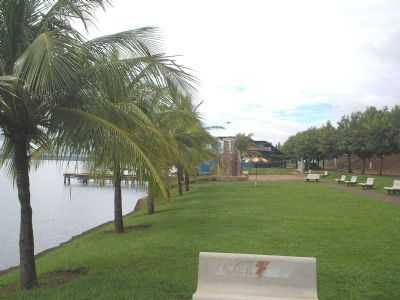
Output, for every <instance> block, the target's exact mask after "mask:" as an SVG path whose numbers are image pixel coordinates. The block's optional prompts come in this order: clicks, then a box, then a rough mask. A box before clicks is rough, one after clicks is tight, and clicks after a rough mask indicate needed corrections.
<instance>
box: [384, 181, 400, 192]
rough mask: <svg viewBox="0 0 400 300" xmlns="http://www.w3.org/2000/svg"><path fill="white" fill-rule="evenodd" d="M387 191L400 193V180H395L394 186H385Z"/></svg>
mask: <svg viewBox="0 0 400 300" xmlns="http://www.w3.org/2000/svg"><path fill="white" fill-rule="evenodd" d="M384 189H385V190H387V192H388V193H389V194H390V193H393V194H394V193H395V192H400V180H394V181H393V185H392V186H390V187H388V186H385V187H384Z"/></svg>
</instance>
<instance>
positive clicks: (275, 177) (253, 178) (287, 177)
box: [249, 174, 304, 182]
mask: <svg viewBox="0 0 400 300" xmlns="http://www.w3.org/2000/svg"><path fill="white" fill-rule="evenodd" d="M302 180H304V177H303V176H302V175H298V174H293V175H257V176H256V175H250V176H249V181H271V182H275V181H302Z"/></svg>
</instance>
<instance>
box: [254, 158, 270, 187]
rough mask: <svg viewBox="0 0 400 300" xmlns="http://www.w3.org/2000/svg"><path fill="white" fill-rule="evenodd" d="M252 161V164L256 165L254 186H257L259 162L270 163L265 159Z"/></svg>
mask: <svg viewBox="0 0 400 300" xmlns="http://www.w3.org/2000/svg"><path fill="white" fill-rule="evenodd" d="M250 161H251V162H252V163H254V165H255V166H256V181H255V182H254V185H257V181H258V163H259V162H263V163H266V162H268V160H266V159H265V158H264V157H253V158H252V159H250Z"/></svg>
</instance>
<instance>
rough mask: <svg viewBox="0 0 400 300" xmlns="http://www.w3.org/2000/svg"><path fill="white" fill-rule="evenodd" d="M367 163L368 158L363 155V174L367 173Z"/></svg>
mask: <svg viewBox="0 0 400 300" xmlns="http://www.w3.org/2000/svg"><path fill="white" fill-rule="evenodd" d="M366 164H367V159H366V158H365V157H363V159H362V170H361V174H363V175H364V174H365V166H366Z"/></svg>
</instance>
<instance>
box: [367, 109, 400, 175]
mask: <svg viewBox="0 0 400 300" xmlns="http://www.w3.org/2000/svg"><path fill="white" fill-rule="evenodd" d="M364 114H365V118H366V122H365V124H366V126H367V128H368V132H369V137H368V142H367V147H368V148H369V149H371V151H372V152H373V154H375V155H376V156H377V157H378V158H379V159H380V166H379V172H378V174H379V175H382V173H383V161H384V158H385V155H388V154H393V153H395V152H396V150H397V149H398V145H397V140H396V135H397V131H396V129H395V128H394V127H393V126H392V125H393V123H392V122H391V121H392V116H391V113H390V112H389V110H388V109H387V108H384V109H382V110H378V109H376V108H375V107H369V108H368V109H367V110H366V111H365V113H364Z"/></svg>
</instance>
